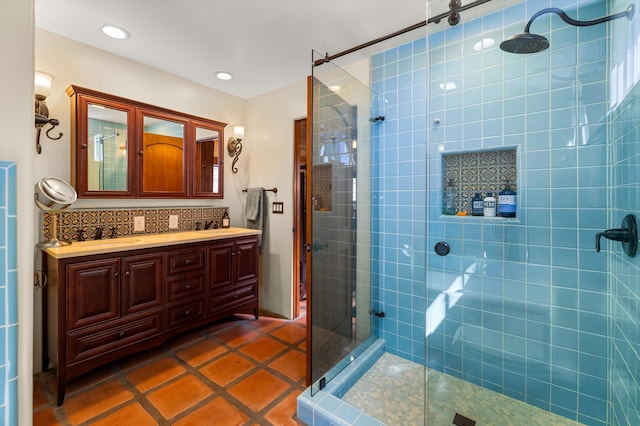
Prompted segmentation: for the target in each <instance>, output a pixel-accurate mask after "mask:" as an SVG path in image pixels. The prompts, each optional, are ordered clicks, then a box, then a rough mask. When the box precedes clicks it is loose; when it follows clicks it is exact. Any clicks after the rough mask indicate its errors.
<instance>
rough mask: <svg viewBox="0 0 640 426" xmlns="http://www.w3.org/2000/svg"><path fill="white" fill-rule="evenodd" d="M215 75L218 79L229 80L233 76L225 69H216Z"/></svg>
mask: <svg viewBox="0 0 640 426" xmlns="http://www.w3.org/2000/svg"><path fill="white" fill-rule="evenodd" d="M216 77H218V78H219V79H220V80H231V79H232V78H233V76H232V75H231V74H229V73H228V72H226V71H218V72H217V73H216Z"/></svg>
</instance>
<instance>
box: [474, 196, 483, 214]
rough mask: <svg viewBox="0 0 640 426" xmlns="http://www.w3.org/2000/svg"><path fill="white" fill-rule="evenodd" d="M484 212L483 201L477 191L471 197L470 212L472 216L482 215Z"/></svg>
mask: <svg viewBox="0 0 640 426" xmlns="http://www.w3.org/2000/svg"><path fill="white" fill-rule="evenodd" d="M483 213H484V201H483V200H482V197H481V196H480V193H479V192H476V195H474V196H473V198H472V199H471V214H472V215H473V216H482V214H483Z"/></svg>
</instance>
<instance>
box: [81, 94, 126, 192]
mask: <svg viewBox="0 0 640 426" xmlns="http://www.w3.org/2000/svg"><path fill="white" fill-rule="evenodd" d="M87 128H88V138H87V149H88V153H87V154H88V159H87V160H88V161H87V174H88V176H87V178H88V180H87V187H88V190H89V191H127V190H128V189H129V188H127V182H128V179H127V177H128V176H127V170H128V164H127V157H128V156H127V152H128V151H127V149H128V148H127V112H126V111H121V110H117V109H112V108H107V107H105V106H103V105H99V104H93V103H89V104H88V123H87Z"/></svg>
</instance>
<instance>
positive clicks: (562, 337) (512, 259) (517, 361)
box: [371, 0, 638, 425]
mask: <svg viewBox="0 0 640 426" xmlns="http://www.w3.org/2000/svg"><path fill="white" fill-rule="evenodd" d="M541 3H544V4H541ZM556 3H557V4H554V2H551V3H549V2H540V1H528V2H524V3H521V4H518V5H515V6H512V7H510V8H508V9H505V10H502V11H499V12H496V13H492V14H490V15H487V16H485V17H482V18H479V19H476V20H473V21H469V22H465V23H463V24H462V25H459V26H457V27H452V28H449V27H447V28H446V29H444V30H442V31H437V32H434V31H433V30H432V32H431V33H430V34H429V36H428V37H427V38H425V39H421V40H417V41H415V42H413V43H409V44H406V45H403V46H400V47H397V48H394V49H390V50H388V51H386V52H383V53H380V54H378V55H376V56H374V57H373V58H372V70H371V74H372V88H373V90H374V91H375V92H376V93H379V94H381V96H382V97H383V98H384V100H385V116H386V120H385V121H384V122H383V123H381V124H378V125H376V126H379V128H378V130H377V131H378V134H379V140H377V141H376V142H377V153H376V156H377V157H375V158H376V161H377V163H374V167H373V169H374V173H375V176H376V183H375V189H376V192H375V197H376V199H375V200H374V203H373V205H374V239H373V241H374V242H375V245H374V252H373V255H374V265H376V266H375V267H374V272H375V275H374V278H375V280H374V283H376V285H378V286H379V288H378V299H377V300H374V304H375V303H377V304H378V305H379V306H380V308H381V309H383V310H384V311H385V313H386V314H387V317H386V318H385V319H384V320H383V321H382V322H381V324H380V325H379V329H378V330H377V332H378V336H379V337H382V338H384V339H385V341H386V343H387V351H389V352H391V353H394V354H397V355H400V356H403V357H405V358H407V359H411V360H414V361H418V362H422V361H425V362H426V363H427V365H428V366H429V367H431V368H436V369H439V370H442V371H445V372H447V373H448V374H451V375H454V376H457V377H461V378H464V379H465V380H469V381H471V382H473V383H476V384H480V385H482V386H485V387H487V388H490V389H493V390H495V391H498V392H502V393H504V394H507V395H509V396H512V397H514V398H518V399H521V400H523V401H526V402H528V403H531V404H533V405H536V406H539V407H541V408H544V409H546V410H549V411H552V412H555V413H558V414H561V415H563V416H566V417H569V418H572V419H575V420H578V421H580V422H583V423H586V424H593V425H598V424H602V425H604V424H607V421H608V409H607V405H608V401H609V397H610V395H609V386H608V377H609V375H608V374H609V360H610V357H609V341H610V339H609V338H610V337H611V336H610V332H609V325H610V322H609V319H610V309H609V303H610V296H609V288H608V274H607V258H608V252H601V253H596V252H595V249H594V235H595V233H596V232H598V231H600V230H602V229H604V228H606V227H607V226H609V225H615V226H617V224H615V223H614V224H612V223H609V222H610V220H609V218H608V210H607V202H608V197H609V195H608V194H609V188H608V186H607V180H608V176H607V171H608V166H607V136H608V134H609V133H608V132H609V128H608V117H609V107H610V103H609V102H610V99H609V97H608V89H609V86H610V81H609V79H608V62H607V60H608V58H607V55H608V51H609V50H608V43H609V39H608V32H607V28H608V27H607V25H599V26H592V27H584V28H576V27H572V26H568V25H566V24H565V23H564V22H562V21H561V20H560V19H559V18H558V17H557V16H552V15H545V16H544V17H541V18H539V19H538V20H536V21H535V23H534V25H532V32H536V33H540V34H543V35H545V36H546V37H548V38H549V40H550V41H551V48H550V49H548V50H546V51H544V52H541V53H538V54H535V55H515V54H509V53H504V52H502V51H501V50H499V49H498V44H499V43H500V41H501V40H503V39H504V38H505V37H507V36H509V35H511V34H515V33H518V32H521V31H522V28H523V27H524V24H525V23H526V22H527V20H528V18H529V17H530V16H531V15H533V14H534V13H535V12H537V11H538V10H540V9H541V8H543V7H546V6H557V7H562V8H563V9H564V10H565V11H566V12H567V13H568V14H569V15H570V16H574V17H579V18H580V19H594V18H596V17H600V16H603V15H606V14H607V13H608V12H609V10H610V7H613V6H614V5H613V4H612V5H610V4H609V2H605V1H596V2H589V3H588V4H587V2H578V1H571V0H569V1H562V2H556ZM442 25H443V24H441V26H442ZM445 25H446V24H445ZM621 25H622V24H621ZM626 25H627V26H628V25H629V24H628V22H627V23H626ZM486 38H491V39H493V40H495V44H494V45H493V46H492V47H490V48H488V49H484V50H482V49H480V50H476V49H474V46H476V45H478V42H481V41H482V40H483V39H486ZM630 39H631V40H635V39H634V38H630ZM427 52H428V53H427ZM623 56H626V52H625V53H624V55H623ZM427 64H428V65H427ZM625 134H626V135H627V137H628V138H629V137H632V136H633V137H635V133H634V132H630V131H627V132H626V133H625ZM623 145H624V147H626V145H627V144H623ZM501 147H515V148H516V149H517V152H518V158H517V162H518V176H517V187H518V197H517V203H518V217H517V219H515V220H513V219H509V220H505V219H494V220H491V219H489V220H488V219H486V218H469V217H467V218H459V217H446V216H442V215H441V212H442V192H443V191H442V178H441V172H442V170H441V164H442V155H443V153H444V154H447V153H460V152H465V151H477V150H485V149H491V148H501ZM626 148H628V147H626ZM635 158H636V159H637V157H635ZM624 166H628V164H625V165H624ZM624 166H623V165H621V166H620V170H621V173H626V171H625V170H623V167H624ZM627 170H629V167H627ZM634 188H635V187H634ZM628 189H629V188H628V187H625V188H621V190H620V193H621V194H624V196H625V197H627V198H625V200H626V199H629V198H631V197H630V196H629V195H628V192H629V191H627V190H628ZM634 190H635V189H634ZM636 192H637V191H636ZM636 205H637V204H636ZM438 241H447V242H448V243H449V244H450V246H451V253H450V254H449V255H448V256H446V257H440V256H437V255H435V254H434V253H433V250H432V247H433V246H434V244H435V243H436V242H438ZM611 249H613V246H611ZM631 276H633V277H636V276H637V274H636V275H633V274H631ZM425 283H426V286H425ZM629 285H630V284H629ZM626 288H633V289H634V290H633V291H637V284H636V287H626ZM636 294H637V293H636ZM636 305H637V304H636ZM374 306H375V305H374ZM438 307H442V308H443V310H442V311H441V313H440V314H439V315H435V316H432V315H433V313H434V312H440V311H437V309H436V308H438ZM425 312H426V313H425ZM425 316H426V317H425ZM636 318H637V316H636ZM425 323H426V328H425ZM635 330H637V327H636V329H635ZM427 333H428V337H427V344H426V348H425V347H423V342H424V336H425V334H427ZM636 333H637V332H636ZM636 335H637V334H636ZM624 354H626V352H624ZM625 361H629V359H628V358H623V359H621V360H620V363H621V364H624V362H625ZM634 365H635V366H637V365H638V364H637V360H636V361H635V364H634ZM636 371H637V368H636ZM636 379H637V378H636ZM621 380H622V378H621ZM635 383H637V381H636V382H635ZM636 394H637V392H636ZM636 402H637V401H636Z"/></svg>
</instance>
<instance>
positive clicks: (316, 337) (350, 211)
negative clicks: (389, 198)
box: [307, 63, 372, 393]
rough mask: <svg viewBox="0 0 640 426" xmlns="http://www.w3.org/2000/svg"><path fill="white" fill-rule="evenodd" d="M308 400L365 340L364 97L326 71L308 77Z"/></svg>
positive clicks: (347, 80)
mask: <svg viewBox="0 0 640 426" xmlns="http://www.w3.org/2000/svg"><path fill="white" fill-rule="evenodd" d="M312 91H313V96H312V106H313V109H312V121H311V122H312V126H313V127H312V135H313V136H312V143H311V152H310V158H311V161H310V170H307V173H308V175H309V176H310V178H309V179H308V194H309V199H310V202H309V204H310V205H308V210H309V211H310V212H311V228H312V234H311V236H310V241H311V245H310V247H309V249H310V251H311V281H310V284H309V287H310V291H311V292H310V303H311V309H310V311H309V315H310V318H311V333H310V334H311V342H310V351H311V359H312V360H311V382H312V383H313V384H312V393H315V391H317V390H318V389H322V388H323V387H324V386H325V385H326V383H327V382H328V381H329V380H331V379H332V378H333V377H334V376H335V375H336V374H337V373H339V372H340V370H341V369H342V368H344V367H345V366H346V365H348V364H349V362H351V361H352V360H353V359H354V358H355V356H357V353H359V352H361V351H362V350H364V346H363V345H362V343H363V342H365V341H367V339H369V337H370V336H371V320H370V310H371V288H370V242H369V240H370V235H369V234H370V233H369V227H370V214H371V213H370V211H371V207H370V189H369V186H370V178H369V176H370V156H371V151H370V129H369V127H370V125H371V123H370V121H369V118H370V110H371V106H370V105H371V98H372V96H371V91H370V89H369V88H368V87H367V86H366V85H364V84H362V83H360V82H359V81H358V80H357V79H355V78H354V77H352V76H351V75H349V74H348V73H346V72H345V71H343V70H341V69H340V68H339V67H337V66H335V65H334V64H332V63H326V64H323V65H320V66H317V67H315V68H314V70H313V77H312Z"/></svg>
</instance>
